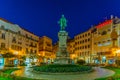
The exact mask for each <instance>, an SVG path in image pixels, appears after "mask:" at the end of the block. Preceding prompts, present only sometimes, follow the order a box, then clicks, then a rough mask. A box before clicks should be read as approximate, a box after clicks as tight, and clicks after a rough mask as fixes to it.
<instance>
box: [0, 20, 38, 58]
mask: <svg viewBox="0 0 120 80" xmlns="http://www.w3.org/2000/svg"><path fill="white" fill-rule="evenodd" d="M38 40H39V37H38V36H36V35H34V34H33V33H31V32H29V31H27V30H25V29H23V28H21V27H20V26H19V25H17V24H13V23H10V22H9V21H7V20H4V19H2V18H0V54H6V53H12V54H14V55H16V56H18V58H21V57H22V56H30V55H34V54H37V53H38Z"/></svg>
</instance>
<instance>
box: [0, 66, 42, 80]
mask: <svg viewBox="0 0 120 80" xmlns="http://www.w3.org/2000/svg"><path fill="white" fill-rule="evenodd" d="M15 70H19V68H12V69H4V70H1V71H0V80H43V79H31V78H26V77H19V76H15V75H10V74H11V73H12V72H13V71H15Z"/></svg>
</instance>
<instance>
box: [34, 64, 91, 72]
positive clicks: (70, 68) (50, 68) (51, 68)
mask: <svg viewBox="0 0 120 80" xmlns="http://www.w3.org/2000/svg"><path fill="white" fill-rule="evenodd" d="M91 69H92V67H90V66H80V65H70V64H68V65H59V64H52V65H43V66H36V67H33V70H35V71H38V72H84V71H89V70H91Z"/></svg>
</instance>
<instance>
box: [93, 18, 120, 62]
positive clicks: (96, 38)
mask: <svg viewBox="0 0 120 80" xmlns="http://www.w3.org/2000/svg"><path fill="white" fill-rule="evenodd" d="M94 29H96V30H94V31H93V32H92V53H93V57H94V62H95V63H102V64H104V63H108V64H113V63H115V59H116V51H117V50H118V49H119V48H120V37H119V35H120V19H119V18H117V17H115V18H113V17H112V18H111V19H109V20H106V21H104V22H102V23H101V24H98V25H97V26H95V28H94ZM113 30H115V31H114V33H113V35H112V36H113V37H114V36H116V35H115V33H117V35H118V37H117V38H116V40H115V43H114V45H115V46H114V45H113V40H112V38H111V37H112V36H111V34H112V32H113ZM118 55H119V54H118ZM95 56H96V57H95Z"/></svg>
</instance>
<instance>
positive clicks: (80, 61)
mask: <svg viewBox="0 0 120 80" xmlns="http://www.w3.org/2000/svg"><path fill="white" fill-rule="evenodd" d="M77 64H79V65H83V64H85V60H82V59H80V60H78V61H77Z"/></svg>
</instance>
